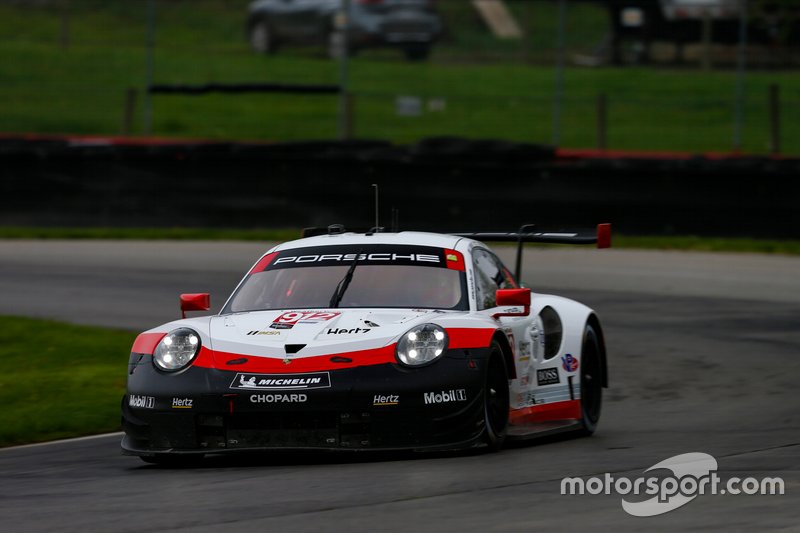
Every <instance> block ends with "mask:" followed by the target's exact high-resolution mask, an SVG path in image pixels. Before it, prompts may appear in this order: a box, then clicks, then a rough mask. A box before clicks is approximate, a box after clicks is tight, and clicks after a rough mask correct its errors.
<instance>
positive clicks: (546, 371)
mask: <svg viewBox="0 0 800 533" xmlns="http://www.w3.org/2000/svg"><path fill="white" fill-rule="evenodd" d="M576 368H577V367H576ZM556 383H561V378H560V377H559V375H558V369H557V368H542V369H540V370H537V371H536V384H537V385H554V384H556Z"/></svg>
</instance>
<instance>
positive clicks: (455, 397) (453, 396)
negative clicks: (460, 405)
mask: <svg viewBox="0 0 800 533" xmlns="http://www.w3.org/2000/svg"><path fill="white" fill-rule="evenodd" d="M424 396H425V405H430V404H432V403H450V402H466V401H467V391H465V390H464V389H456V390H449V391H442V392H426V393H425V395H424Z"/></svg>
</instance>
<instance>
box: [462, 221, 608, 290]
mask: <svg viewBox="0 0 800 533" xmlns="http://www.w3.org/2000/svg"><path fill="white" fill-rule="evenodd" d="M535 227H536V226H535V225H534V224H525V225H523V226H522V227H521V228H519V231H517V232H510V233H487V232H476V233H453V235H455V236H456V237H467V238H470V239H475V240H476V241H491V242H515V243H517V265H516V269H515V272H514V274H515V276H516V278H517V280H519V279H520V276H521V275H522V249H523V245H524V244H525V243H526V242H536V243H544V244H596V245H597V247H598V248H611V224H607V223H606V224H598V225H597V229H596V231H564V232H540V231H534V229H535Z"/></svg>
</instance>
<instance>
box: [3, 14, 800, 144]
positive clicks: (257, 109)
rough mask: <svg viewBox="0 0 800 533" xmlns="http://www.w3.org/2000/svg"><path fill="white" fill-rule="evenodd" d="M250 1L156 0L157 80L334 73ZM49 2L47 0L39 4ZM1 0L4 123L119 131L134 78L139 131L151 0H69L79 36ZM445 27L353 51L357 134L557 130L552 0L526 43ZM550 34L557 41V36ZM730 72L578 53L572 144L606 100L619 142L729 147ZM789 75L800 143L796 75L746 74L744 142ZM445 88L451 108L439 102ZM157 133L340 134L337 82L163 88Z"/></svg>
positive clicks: (787, 102)
mask: <svg viewBox="0 0 800 533" xmlns="http://www.w3.org/2000/svg"><path fill="white" fill-rule="evenodd" d="M246 4H247V2H246V1H239V0H236V1H233V0H231V1H225V0H193V1H191V2H189V1H188V0H183V1H170V2H166V1H161V2H159V8H158V32H157V47H156V54H155V81H156V82H158V83H189V84H191V83H207V82H212V81H214V82H243V81H254V82H259V81H260V82H268V81H273V82H293V83H326V84H330V83H337V80H338V66H337V65H336V64H335V63H334V62H332V61H329V60H327V59H325V58H324V57H322V53H321V51H319V50H316V49H313V48H309V49H299V50H298V49H287V50H284V51H282V52H281V53H279V54H277V55H275V56H270V57H262V56H257V55H256V54H253V53H252V52H251V51H250V50H249V49H248V48H247V44H246V42H245V40H244V37H243V22H244V13H245V6H246ZM44 5H45V6H47V5H48V4H46V3H45V4H44ZM53 5H56V4H49V6H50V7H49V8H48V7H45V8H34V7H21V6H23V4H22V3H19V2H17V3H12V4H9V2H8V0H6V1H5V2H2V0H0V132H32V133H46V134H68V133H70V134H103V135H113V134H119V133H120V132H121V130H122V120H123V103H124V95H125V92H126V90H127V89H128V88H136V89H138V90H139V102H138V108H137V113H136V121H135V124H134V130H133V133H135V134H139V133H141V132H142V109H143V105H142V87H143V84H144V71H145V56H144V46H143V43H144V41H145V11H144V5H145V4H144V2H129V1H121V0H102V1H101V0H72V1H71V2H70V3H69V5H70V6H72V7H71V9H72V11H71V15H70V23H69V27H70V39H69V44H68V46H62V45H61V44H60V31H61V30H60V28H61V22H60V18H59V11H58V9H54V8H53ZM439 5H440V6H441V9H442V10H443V11H444V12H445V16H446V18H447V20H448V21H449V26H450V30H449V32H448V35H447V36H446V38H445V39H444V41H443V42H442V43H441V45H440V46H438V47H437V48H436V49H435V50H434V55H433V57H432V59H431V61H429V62H425V63H419V64H413V63H407V62H405V61H404V60H403V59H402V58H401V56H400V54H399V53H397V52H396V51H392V50H376V51H367V52H364V53H362V54H359V56H358V57H356V58H355V59H354V60H353V61H352V64H351V69H350V70H351V90H352V91H353V92H354V94H355V96H356V109H355V114H354V117H355V128H354V129H355V133H356V135H357V136H358V137H361V138H382V139H389V140H393V141H396V142H414V141H416V140H418V139H420V138H423V137H427V136H438V135H461V136H466V137H472V138H500V139H508V140H513V141H525V142H535V143H549V142H551V139H552V109H553V103H552V102H553V93H554V71H553V68H552V66H550V65H549V63H550V60H549V59H547V57H546V56H548V55H551V50H552V46H551V45H552V43H553V42H554V40H555V34H554V25H553V20H554V7H553V6H552V5H550V4H548V3H541V2H536V3H530V2H529V3H524V2H523V3H520V2H517V3H514V4H512V10H514V11H515V13H516V14H517V15H518V18H519V20H521V21H527V22H528V23H529V24H528V25H529V26H530V27H531V28H532V31H531V32H530V37H529V38H528V39H526V40H524V41H522V42H519V41H500V40H498V39H495V38H494V37H492V36H491V35H490V34H489V33H488V32H487V31H486V29H485V26H484V25H483V23H482V22H481V21H480V20H479V19H477V16H476V15H475V13H474V10H473V9H472V8H471V7H470V6H469V4H468V3H467V2H466V1H463V0H458V1H455V0H447V1H442V2H439ZM607 24H608V21H607V20H606V16H605V12H604V11H603V10H602V9H600V8H598V7H597V6H592V5H583V4H582V5H578V4H575V5H572V6H571V7H570V29H571V30H572V33H570V40H569V44H570V53H572V52H577V51H587V50H589V49H590V48H591V46H592V43H596V42H597V41H599V40H600V39H601V38H602V35H603V34H604V33H605V30H606V28H607ZM548 43H549V44H548ZM734 82H735V76H734V74H733V72H731V71H726V70H719V71H713V72H708V73H706V72H701V71H698V70H694V69H686V70H674V69H667V68H659V69H649V68H611V67H604V68H595V69H591V68H577V67H572V68H569V69H568V70H567V72H566V76H565V99H564V106H563V125H562V135H561V139H562V142H561V144H562V146H566V147H574V148H587V147H593V146H594V145H595V144H596V138H595V135H596V133H595V100H596V97H597V95H598V94H599V93H606V94H607V95H608V101H609V108H608V109H609V111H608V113H609V115H608V122H609V126H608V143H609V148H612V149H631V150H676V151H688V152H706V151H729V150H730V149H731V148H732V139H733V116H734V100H733V99H734V93H735V89H734ZM773 83H777V84H779V85H780V87H781V98H782V112H783V116H782V128H783V131H782V137H783V151H784V153H786V154H793V155H800V76H796V75H795V74H794V73H793V72H788V71H759V72H751V73H749V74H748V79H747V91H746V95H747V99H746V108H745V112H744V118H745V123H744V126H745V129H744V134H743V150H744V151H745V152H748V153H757V154H763V153H766V152H767V151H768V149H769V146H768V141H769V137H768V135H769V128H768V123H767V116H768V109H767V92H768V87H769V85H770V84H773ZM400 95H413V96H418V97H420V98H422V101H423V112H422V114H421V115H420V116H418V117H401V116H397V115H396V112H395V99H396V97H397V96H400ZM432 100H440V101H444V103H445V105H444V108H443V109H439V110H434V109H431V108H430V107H429V105H430V103H431V101H432ZM153 105H154V130H153V134H155V135H160V136H175V137H195V138H207V139H266V140H278V141H286V140H302V139H332V138H335V136H336V118H337V98H336V97H334V96H308V95H300V96H295V95H275V94H260V95H257V94H254V95H236V96H222V95H209V96H179V95H158V96H155V97H154V103H153Z"/></svg>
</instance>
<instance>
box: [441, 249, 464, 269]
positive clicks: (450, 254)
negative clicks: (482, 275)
mask: <svg viewBox="0 0 800 533" xmlns="http://www.w3.org/2000/svg"><path fill="white" fill-rule="evenodd" d="M444 258H445V263H447V268H449V269H450V270H460V271H461V272H464V271H465V270H466V266H465V265H464V255H463V254H462V253H461V252H456V251H455V250H448V249H445V251H444Z"/></svg>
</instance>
